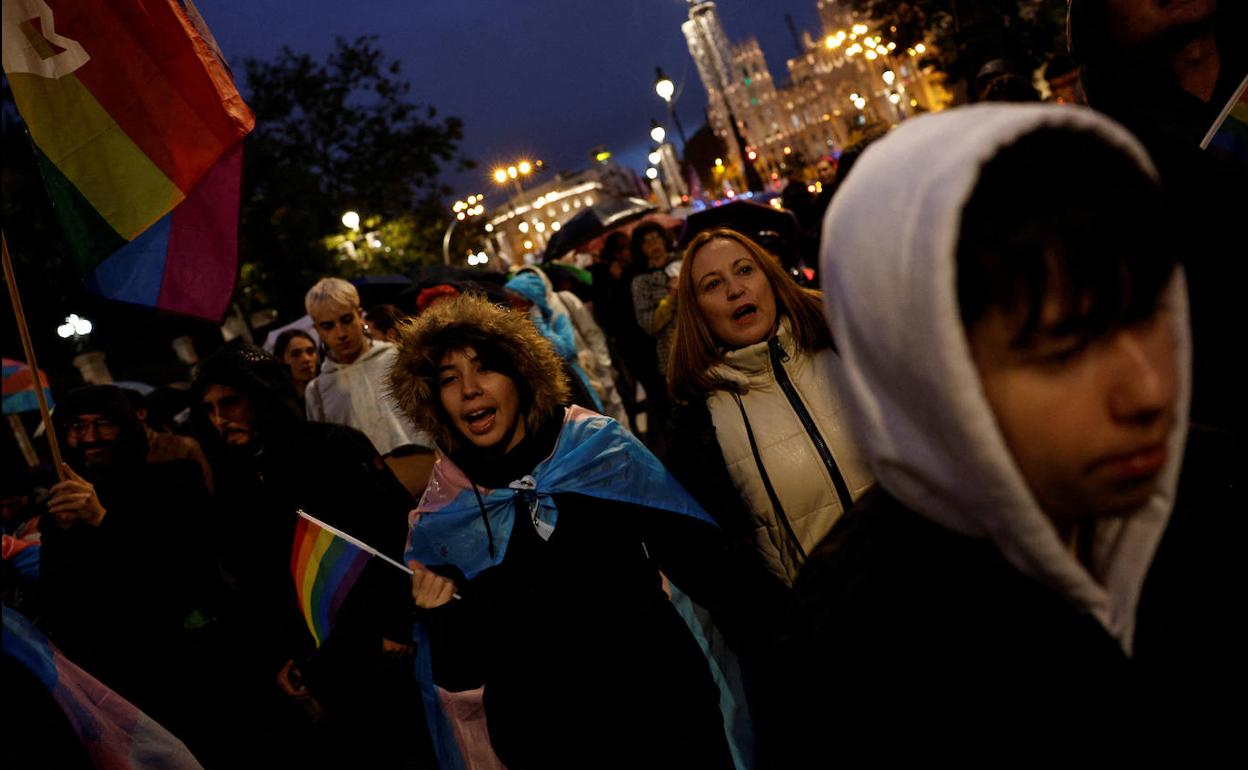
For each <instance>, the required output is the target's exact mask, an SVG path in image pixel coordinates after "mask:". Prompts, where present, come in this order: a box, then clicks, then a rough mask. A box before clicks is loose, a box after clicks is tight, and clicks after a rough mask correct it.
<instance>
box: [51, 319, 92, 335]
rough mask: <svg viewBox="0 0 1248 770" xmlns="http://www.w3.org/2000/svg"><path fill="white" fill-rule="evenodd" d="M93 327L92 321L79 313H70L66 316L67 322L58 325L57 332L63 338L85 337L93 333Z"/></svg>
mask: <svg viewBox="0 0 1248 770" xmlns="http://www.w3.org/2000/svg"><path fill="white" fill-rule="evenodd" d="M92 328H93V326H92V324H91V322H90V321H88V320H87V319H85V318H83V317H82V316H80V315H78V314H77V313H70V314H69V315H68V316H66V317H65V323H63V324H61V325H60V326H58V327H56V334H57V336H58V337H60V338H61V339H63V340H67V339H69V338H70V337H85V336H87V335H88V334H90V333H91V329H92Z"/></svg>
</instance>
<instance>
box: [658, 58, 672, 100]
mask: <svg viewBox="0 0 1248 770" xmlns="http://www.w3.org/2000/svg"><path fill="white" fill-rule="evenodd" d="M654 75H655V78H654V92H655V93H657V94H658V95H659V98H660V99H662V100H663V101H665V102H668V103H670V102H671V101H672V96H673V95H674V94H675V93H676V84H675V83H673V82H672V79H671V78H669V77H668V76H667V75H664V74H663V68H662V67H655V68H654Z"/></svg>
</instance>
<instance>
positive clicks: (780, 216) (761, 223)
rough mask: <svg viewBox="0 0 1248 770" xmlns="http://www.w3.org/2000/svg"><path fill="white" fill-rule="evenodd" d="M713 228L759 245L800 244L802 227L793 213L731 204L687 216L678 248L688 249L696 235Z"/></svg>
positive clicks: (769, 207) (741, 203)
mask: <svg viewBox="0 0 1248 770" xmlns="http://www.w3.org/2000/svg"><path fill="white" fill-rule="evenodd" d="M714 227H728V228H731V229H733V230H736V231H737V232H739V233H742V234H743V235H748V236H749V237H750V238H753V239H754V240H756V241H759V242H762V241H766V240H772V241H779V242H781V243H784V244H792V245H796V244H800V243H801V242H802V227H801V225H799V224H798V222H797V217H795V216H793V212H791V211H788V210H785V209H775V208H772V207H771V206H768V205H765V204H762V203H755V202H753V201H733V202H732V203H725V204H724V205H722V206H715V207H712V208H708V209H703V210H702V211H699V212H697V213H695V214H690V215H689V218H688V219H686V220H685V229H684V230H683V231H681V234H680V248H682V249H683V248H684V247H686V246H688V245H689V242H690V241H692V240H693V239H694V238H695V237H697V235H698V233H700V232H702V231H704V230H710V229H711V228H714Z"/></svg>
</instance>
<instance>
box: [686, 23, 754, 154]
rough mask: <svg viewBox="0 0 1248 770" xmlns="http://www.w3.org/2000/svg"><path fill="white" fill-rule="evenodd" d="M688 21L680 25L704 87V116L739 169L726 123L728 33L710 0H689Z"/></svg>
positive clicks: (729, 79) (729, 58) (729, 67)
mask: <svg viewBox="0 0 1248 770" xmlns="http://www.w3.org/2000/svg"><path fill="white" fill-rule="evenodd" d="M688 2H689V20H688V21H686V22H685V23H684V24H681V25H680V29H681V31H682V32H684V33H685V42H687V43H688V45H689V55H690V56H692V57H693V62H694V64H696V65H697V67H698V77H700V78H701V79H702V87H703V88H704V89H706V101H707V107H706V117H707V120H708V121H710V124H711V130H712V131H714V132H715V134H716V135H717V136H719V138H720V139H722V140H723V141H724V144H726V145H728V155H729V159H730V160H731V162H732V164H733V165H735V166H737V168H741V162H742V160H743V159H742V158H741V157H740V153H739V151H738V148H737V143H736V142H735V141H733V131H732V126H731V125H730V124H729V122H728V115H729V114H730V112H731V109H730V105H729V104H728V102H727V101H726V99H727V93H726V91H727V88H728V86H729V85H730V84H731V83H732V82H733V69H732V48H731V46H730V44H729V42H728V35H726V34H725V33H724V27H723V25H722V24H720V21H719V12H718V11H717V10H716V9H715V3H713V2H710V0H688Z"/></svg>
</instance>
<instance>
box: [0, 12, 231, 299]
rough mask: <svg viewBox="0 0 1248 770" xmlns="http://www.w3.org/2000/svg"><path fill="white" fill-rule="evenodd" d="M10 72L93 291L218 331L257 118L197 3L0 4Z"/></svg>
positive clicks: (59, 214)
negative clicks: (214, 325)
mask: <svg viewBox="0 0 1248 770" xmlns="http://www.w3.org/2000/svg"><path fill="white" fill-rule="evenodd" d="M4 72H5V74H6V75H7V76H8V79H9V85H10V87H11V88H12V91H13V99H14V101H15V102H16V103H17V109H18V112H20V113H21V115H22V119H23V120H24V121H25V123H26V127H27V129H28V130H29V131H30V137H31V139H32V140H33V142H34V151H35V158H36V160H37V161H38V163H39V168H40V171H41V172H42V174H43V178H44V182H45V183H46V185H47V188H48V192H49V194H50V196H51V198H52V203H53V205H54V206H55V208H56V213H57V217H58V218H59V219H60V220H61V224H62V226H63V229H64V231H65V236H66V239H67V240H68V241H69V244H70V245H71V246H72V247H73V249H74V252H75V253H76V255H77V257H78V259H79V262H80V263H81V265H82V267H83V268H85V269H90V270H94V272H93V273H92V274H91V277H90V278H89V279H88V282H87V286H88V288H89V289H91V290H92V291H94V292H96V293H97V294H100V295H101V296H104V297H107V298H109V299H114V300H118V301H121V302H128V303H131V304H137V305H143V306H146V307H154V308H158V309H161V310H168V311H171V312H175V313H182V314H185V315H192V316H197V317H200V318H206V319H208V320H211V321H217V322H219V321H220V320H221V317H222V316H223V315H224V314H225V310H226V308H227V306H228V304H229V299H230V294H231V293H232V292H233V289H234V279H235V275H236V273H237V270H236V267H237V262H238V209H239V189H240V182H241V179H242V139H243V136H245V135H246V134H247V133H249V132H250V131H251V129H252V127H253V125H254V123H255V118H254V117H253V115H252V113H251V110H250V109H248V107H247V105H246V104H244V103H243V99H242V97H241V96H240V95H239V93H238V90H237V89H236V88H235V87H234V82H233V80H232V78H231V76H230V73H229V70H228V69H227V68H226V66H225V62H224V61H223V59H222V57H221V54H220V51H219V49H218V48H217V46H216V43H215V41H214V40H213V38H212V35H211V33H210V32H209V31H208V29H207V27H206V26H204V24H203V19H202V18H201V17H200V16H199V14H198V13H197V12H196V11H195V8H194V6H193V5H191V2H190V0H4Z"/></svg>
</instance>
